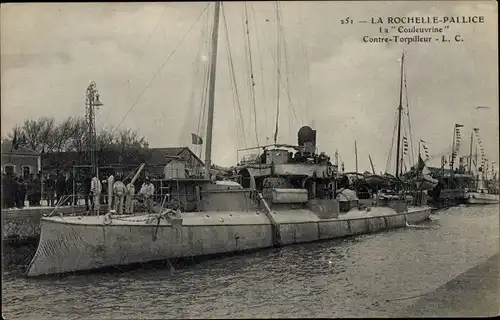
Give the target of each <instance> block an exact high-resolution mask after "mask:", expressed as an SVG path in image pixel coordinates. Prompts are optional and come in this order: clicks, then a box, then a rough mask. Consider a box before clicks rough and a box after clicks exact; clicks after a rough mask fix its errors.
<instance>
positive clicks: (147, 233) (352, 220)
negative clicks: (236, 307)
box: [27, 207, 431, 276]
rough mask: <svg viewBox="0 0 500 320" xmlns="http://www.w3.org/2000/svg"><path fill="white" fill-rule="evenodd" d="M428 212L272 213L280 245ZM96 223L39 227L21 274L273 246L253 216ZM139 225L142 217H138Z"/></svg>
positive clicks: (62, 221)
mask: <svg viewBox="0 0 500 320" xmlns="http://www.w3.org/2000/svg"><path fill="white" fill-rule="evenodd" d="M430 212H431V208H430V207H418V208H409V210H408V212H406V213H396V212H395V211H394V210H392V209H390V208H372V210H371V211H370V212H366V211H355V212H353V213H348V214H346V215H341V216H340V217H339V218H338V219H319V218H318V217H317V215H315V214H314V213H313V212H311V211H309V210H287V211H284V212H279V211H277V212H276V215H275V216H274V218H275V220H276V222H277V223H278V224H279V230H280V236H281V245H291V244H297V243H306V242H314V241H321V240H328V239H335V238H340V237H346V236H351V235H357V234H364V233H372V232H377V231H382V230H387V229H393V228H400V227H405V226H406V225H408V224H412V223H418V222H421V221H424V220H426V219H428V218H429V215H430ZM133 218H134V219H131V220H129V221H127V219H126V218H124V219H122V220H117V219H113V220H112V223H110V224H107V225H105V224H103V221H104V217H103V216H101V217H79V218H77V217H66V218H62V217H51V218H43V219H42V221H41V236H40V242H39V246H38V248H37V251H36V253H35V256H34V258H33V260H32V261H31V263H30V265H29V267H28V272H27V275H28V276H40V275H48V274H56V273H66V272H73V271H83V270H92V269H98V268H103V267H110V266H118V265H127V264H133V263H141V262H142V263H145V262H152V261H159V260H168V259H175V258H185V257H194V256H205V255H214V254H223V253H232V252H238V251H245V250H255V249H264V248H269V247H272V246H273V226H272V225H271V223H269V220H268V219H267V217H266V215H265V214H263V213H260V214H257V213H256V212H253V213H252V212H240V213H237V212H232V213H229V212H222V213H221V212H214V213H210V214H205V212H203V213H201V212H198V213H196V216H195V214H184V215H183V222H182V225H181V224H173V223H170V222H167V221H165V219H161V221H160V223H159V224H158V223H155V222H153V223H145V222H143V221H142V222H139V221H140V219H141V217H137V216H136V217H133ZM143 218H144V219H146V218H147V217H145V216H144V217H143Z"/></svg>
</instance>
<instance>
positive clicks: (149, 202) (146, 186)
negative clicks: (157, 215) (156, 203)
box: [139, 177, 155, 212]
mask: <svg viewBox="0 0 500 320" xmlns="http://www.w3.org/2000/svg"><path fill="white" fill-rule="evenodd" d="M139 193H140V194H142V195H143V196H144V202H145V203H146V209H147V211H148V212H153V195H154V193H155V186H154V185H153V184H152V183H151V182H150V181H149V178H147V177H146V181H145V182H144V183H143V184H142V187H141V191H139Z"/></svg>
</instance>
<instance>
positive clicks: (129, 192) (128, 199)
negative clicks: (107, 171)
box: [125, 180, 135, 214]
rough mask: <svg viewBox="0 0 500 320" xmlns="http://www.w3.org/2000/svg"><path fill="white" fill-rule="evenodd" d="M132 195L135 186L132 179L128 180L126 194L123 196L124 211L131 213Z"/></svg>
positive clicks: (132, 210) (132, 205) (132, 206)
mask: <svg viewBox="0 0 500 320" xmlns="http://www.w3.org/2000/svg"><path fill="white" fill-rule="evenodd" d="M134 195H135V186H134V184H133V183H132V181H130V180H129V181H128V184H127V195H126V197H125V213H127V214H132V213H134Z"/></svg>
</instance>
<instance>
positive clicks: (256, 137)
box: [244, 1, 260, 146]
mask: <svg viewBox="0 0 500 320" xmlns="http://www.w3.org/2000/svg"><path fill="white" fill-rule="evenodd" d="M244 8H245V27H246V30H245V31H246V32H245V33H246V41H247V46H246V48H247V50H248V62H249V69H250V70H249V71H250V79H249V81H250V83H249V85H250V96H251V102H252V108H253V118H254V129H255V139H256V141H257V146H260V144H259V133H258V130H257V107H256V105H255V79H254V74H253V61H252V46H251V41H250V30H249V28H248V10H247V2H246V1H245V4H244Z"/></svg>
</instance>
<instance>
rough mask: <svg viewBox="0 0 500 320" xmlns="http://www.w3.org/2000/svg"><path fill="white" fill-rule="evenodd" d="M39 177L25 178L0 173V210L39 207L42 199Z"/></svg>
mask: <svg viewBox="0 0 500 320" xmlns="http://www.w3.org/2000/svg"><path fill="white" fill-rule="evenodd" d="M40 181H41V175H40V174H39V173H38V174H36V175H34V174H29V175H28V176H27V177H21V176H16V175H15V174H13V173H2V182H1V188H2V209H7V208H23V207H24V206H25V202H26V201H28V203H29V205H30V206H31V205H33V206H37V205H40V200H41V198H42V190H41V182H40Z"/></svg>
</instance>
